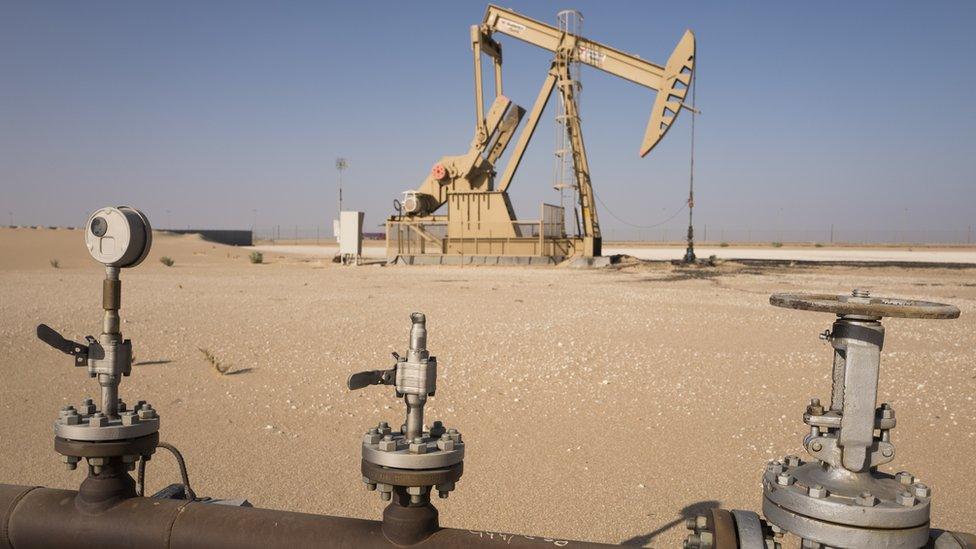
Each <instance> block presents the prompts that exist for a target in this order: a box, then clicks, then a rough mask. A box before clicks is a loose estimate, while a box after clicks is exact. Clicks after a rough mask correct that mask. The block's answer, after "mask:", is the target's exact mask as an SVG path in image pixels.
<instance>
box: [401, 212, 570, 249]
mask: <svg viewBox="0 0 976 549" xmlns="http://www.w3.org/2000/svg"><path fill="white" fill-rule="evenodd" d="M386 250H387V257H395V256H412V255H477V256H561V257H566V256H568V255H570V253H571V252H572V242H571V241H570V240H569V239H567V238H566V234H565V231H564V230H563V224H562V221H561V220H550V221H548V222H544V221H543V220H538V221H512V222H504V223H487V222H477V221H466V222H462V223H454V224H452V225H450V226H449V225H448V222H447V221H414V220H410V219H406V218H404V219H402V220H394V221H390V222H389V223H388V224H387V233H386Z"/></svg>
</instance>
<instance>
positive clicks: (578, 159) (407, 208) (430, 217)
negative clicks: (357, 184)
mask: <svg viewBox="0 0 976 549" xmlns="http://www.w3.org/2000/svg"><path fill="white" fill-rule="evenodd" d="M495 34H503V35H506V36H510V37H512V38H516V39H518V40H522V41H524V42H527V43H529V44H532V45H534V46H538V47H540V48H542V49H544V50H547V51H549V52H552V53H554V54H555V56H554V58H553V60H552V63H551V65H550V68H549V71H548V73H547V75H546V78H545V80H544V81H543V83H542V88H541V89H540V91H539V94H538V96H537V97H536V100H535V103H534V104H533V106H532V110H531V111H530V112H529V113H528V118H527V121H526V123H525V127H524V128H523V129H522V131H521V133H520V134H519V136H518V139H517V140H516V143H515V148H514V150H513V151H512V153H511V156H510V158H509V159H508V164H507V165H506V166H505V169H504V171H503V172H502V175H501V178H500V179H498V180H497V181H496V180H495V176H496V171H495V167H496V163H497V162H498V161H499V159H500V157H501V155H502V153H504V152H505V149H506V148H507V147H508V144H509V142H510V141H511V140H512V138H513V137H514V136H515V132H516V129H517V127H518V125H519V123H520V122H521V120H522V118H523V117H524V116H525V114H526V111H525V109H523V108H522V107H520V106H518V105H516V104H514V103H513V102H512V101H511V100H510V99H509V98H508V97H506V96H505V95H504V94H503V90H502V47H501V44H499V43H498V42H497V41H496V40H495V39H494V38H493V36H494V35H495ZM471 47H472V52H473V55H474V91H475V93H474V95H475V132H474V139H473V140H472V141H471V145H470V147H469V149H468V152H467V153H465V154H463V155H460V156H445V157H443V158H441V159H440V160H439V161H438V162H437V163H436V164H434V166H433V168H432V169H431V171H430V174H429V175H428V176H427V178H426V179H425V180H424V182H423V183H422V184H421V185H420V187H419V188H417V189H416V190H412V191H406V192H405V193H404V195H405V196H404V200H403V203H402V204H403V208H402V210H401V211H400V212H398V214H397V215H394V216H391V217H390V218H388V219H387V259H388V261H390V262H403V263H417V262H424V263H431V262H437V263H445V262H450V261H446V260H445V259H444V258H445V257H447V258H455V257H457V258H464V257H468V258H469V260H470V258H481V260H482V261H483V262H489V261H492V259H491V258H496V260H497V257H499V256H505V257H509V258H512V257H523V258H531V257H539V256H547V257H549V258H550V259H551V260H552V262H559V261H561V260H563V259H565V258H568V257H574V256H575V257H583V258H592V257H598V256H600V255H601V251H602V233H601V232H600V222H599V216H598V214H597V208H596V202H595V196H594V194H593V185H592V182H591V179H590V165H589V160H588V158H587V154H586V147H585V145H584V143H583V129H582V124H581V121H580V115H579V109H578V104H577V101H576V96H575V93H576V85H575V83H574V82H573V80H572V77H571V75H570V71H569V65H570V62H572V61H578V62H580V63H583V64H585V65H588V66H591V67H595V68H597V69H600V70H602V71H604V72H606V73H609V74H611V75H613V76H617V77H619V78H622V79H624V80H627V81H629V82H632V83H635V84H637V85H640V86H643V87H646V88H649V89H652V90H655V91H656V92H657V96H656V98H655V100H654V105H653V107H652V110H651V116H650V120H649V121H648V123H647V128H646V129H645V131H644V138H643V140H642V142H641V146H640V149H639V151H638V152H639V154H640V156H645V155H647V153H649V152H650V151H651V149H653V148H654V146H655V145H656V144H657V143H658V142H659V141H660V140H661V138H663V137H664V135H665V134H666V133H667V131H668V130H669V129H670V128H671V126H672V125H674V122H675V119H676V118H677V116H678V114H679V113H680V112H681V110H682V109H683V108H687V107H686V106H685V104H684V99H685V96H686V95H687V93H688V90H689V87H690V86H691V82H692V78H693V76H694V66H695V36H694V34H692V32H691V31H690V30H688V31H685V33H684V36H682V38H681V40H680V41H679V42H678V45H677V47H675V49H674V52H673V53H672V54H671V56H670V58H668V61H667V64H666V65H665V66H663V67H662V66H660V65H656V64H654V63H651V62H650V61H646V60H644V59H641V58H640V57H638V56H636V55H631V54H628V53H624V52H622V51H620V50H617V49H614V48H611V47H609V46H606V45H604V44H601V43H599V42H594V41H592V40H589V39H586V38H583V37H581V36H575V35H573V34H570V33H566V32H563V31H561V30H560V29H558V28H556V27H553V26H551V25H547V24H545V23H542V22H539V21H536V20H535V19H531V18H529V17H526V16H524V15H520V14H518V13H516V12H514V11H511V10H508V9H504V8H500V7H498V6H494V5H490V6H488V10H487V12H486V13H485V17H484V20H483V21H482V23H481V24H480V25H474V26H472V27H471ZM483 55H487V56H488V57H490V58H491V61H492V67H493V69H494V71H493V72H494V84H495V85H494V93H495V99H494V101H493V102H492V104H491V107H490V108H489V109H488V111H487V113H486V112H485V108H484V100H485V95H486V93H485V82H483V78H482V56H483ZM553 90H558V92H559V94H560V96H561V98H562V101H563V104H564V105H565V108H566V130H567V133H568V134H569V141H570V145H571V149H572V158H573V171H574V174H575V177H576V181H577V184H578V187H579V192H578V202H579V203H578V204H577V205H576V206H575V207H577V208H578V210H577V211H578V214H579V219H580V220H581V222H582V223H581V234H580V235H579V236H569V235H566V234H565V223H564V216H565V211H564V210H562V209H561V208H558V207H555V206H548V205H543V216H542V217H543V218H542V219H541V220H540V221H539V222H537V223H538V227H537V228H536V227H535V225H536V222H520V221H519V220H518V219H516V217H515V211H514V208H513V207H512V203H511V201H510V199H509V196H508V188H509V186H510V185H511V183H512V179H513V178H514V176H515V172H516V171H517V170H518V167H519V164H520V163H521V161H522V157H523V155H524V154H525V150H526V148H527V147H528V145H529V141H530V140H531V139H532V135H533V133H534V132H535V129H536V126H537V125H538V123H539V120H540V118H541V116H542V112H543V110H544V109H545V107H546V104H547V103H548V102H549V98H550V97H551V96H552V93H553ZM445 204H446V205H447V207H448V209H447V214H446V215H443V214H441V215H435V212H436V211H437V210H439V209H440V208H441V207H442V206H444V205H445ZM547 207H548V211H549V212H552V213H551V215H549V216H548V217H549V218H550V219H548V220H547V215H546V213H545V212H546V211H547ZM553 218H554V219H553ZM435 228H436V229H439V230H435ZM445 228H446V232H445V231H444V229H445ZM536 232H537V233H538V234H536ZM437 256H443V257H437ZM516 262H517V261H516ZM524 262H530V261H529V260H528V259H527V260H525V261H524Z"/></svg>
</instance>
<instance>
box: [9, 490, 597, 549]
mask: <svg viewBox="0 0 976 549" xmlns="http://www.w3.org/2000/svg"><path fill="white" fill-rule="evenodd" d="M77 495H78V493H77V492H75V491H73V490H58V489H53V488H32V487H28V486H14V485H7V484H0V549H34V548H45V549H47V548H52V547H59V548H62V547H63V548H66V549H72V548H79V549H81V548H89V547H99V548H101V549H110V548H116V547H118V548H131V547H139V548H140V549H203V548H209V549H222V548H231V547H233V548H237V549H251V548H254V549H258V548H262V549H278V548H281V549H284V548H292V547H349V548H364V549H368V548H374V547H376V548H390V547H402V545H399V546H398V545H394V544H393V543H392V542H391V541H390V540H388V539H387V538H386V536H384V534H383V523H381V522H379V521H374V520H364V519H356V518H347V517H333V516H325V515H310V514H305V513H293V512H288V511H276V510H270V509H256V508H251V507H231V506H225V505H214V504H206V503H199V502H196V503H192V502H189V501H186V500H170V499H151V498H141V497H134V498H128V499H125V500H123V501H121V502H120V503H118V504H116V505H114V506H112V507H110V508H107V509H104V510H100V511H94V512H93V511H91V510H88V511H85V510H82V508H79V507H78V506H77V505H76V503H75V498H76V496H77ZM555 541H562V540H554V539H551V538H541V537H528V536H521V535H517V534H501V533H497V532H477V531H470V530H458V529H454V528H441V529H438V530H437V531H436V532H434V533H433V534H432V535H431V536H430V537H428V538H427V539H425V540H424V541H422V542H420V543H418V544H416V545H413V547H421V548H424V549H427V548H432V549H433V548H445V549H446V548H458V547H475V548H477V547H488V546H498V545H505V546H507V547H512V548H525V549H532V548H542V547H553V546H554V542H555ZM560 545H561V544H560ZM570 545H571V546H572V547H580V548H599V547H612V546H611V545H604V544H600V543H588V542H575V541H574V542H572V543H571V544H570Z"/></svg>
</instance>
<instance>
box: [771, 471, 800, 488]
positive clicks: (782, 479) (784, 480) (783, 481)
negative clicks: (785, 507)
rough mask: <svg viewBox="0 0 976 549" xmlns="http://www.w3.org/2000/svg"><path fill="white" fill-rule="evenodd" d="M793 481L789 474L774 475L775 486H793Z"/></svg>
mask: <svg viewBox="0 0 976 549" xmlns="http://www.w3.org/2000/svg"><path fill="white" fill-rule="evenodd" d="M795 480H796V479H794V478H793V475H791V474H789V473H780V474H778V475H776V484H779V485H780V486H789V485H791V484H793V482H794V481H795Z"/></svg>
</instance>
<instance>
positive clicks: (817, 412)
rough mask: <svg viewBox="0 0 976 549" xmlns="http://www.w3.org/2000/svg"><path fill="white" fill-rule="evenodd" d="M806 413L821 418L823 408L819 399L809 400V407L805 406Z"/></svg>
mask: <svg viewBox="0 0 976 549" xmlns="http://www.w3.org/2000/svg"><path fill="white" fill-rule="evenodd" d="M807 413H808V414H810V415H811V416H822V415H823V413H824V408H823V406H822V405H821V404H820V399H819V398H811V399H810V405H809V406H807Z"/></svg>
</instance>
